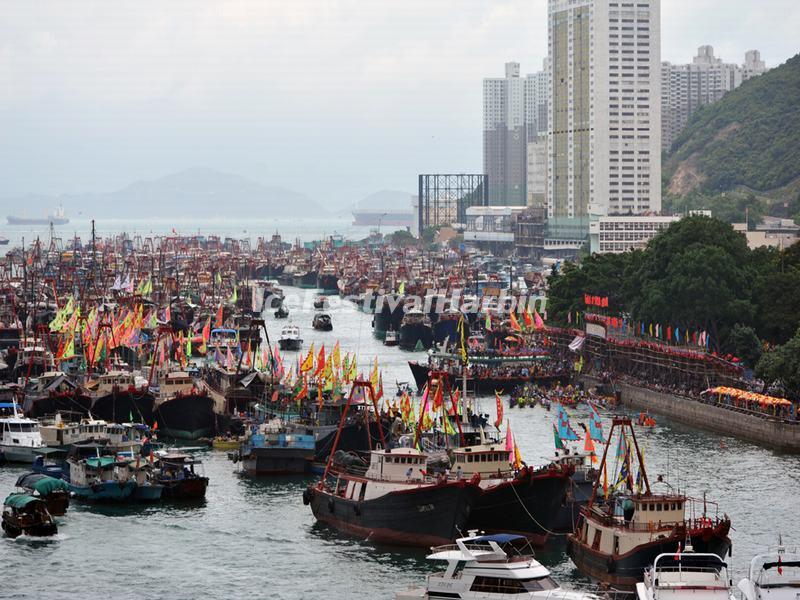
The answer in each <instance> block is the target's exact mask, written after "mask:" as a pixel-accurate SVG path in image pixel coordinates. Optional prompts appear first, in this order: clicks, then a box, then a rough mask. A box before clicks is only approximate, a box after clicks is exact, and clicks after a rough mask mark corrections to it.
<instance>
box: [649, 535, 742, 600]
mask: <svg viewBox="0 0 800 600" xmlns="http://www.w3.org/2000/svg"><path fill="white" fill-rule="evenodd" d="M732 587H733V582H732V581H731V579H730V576H729V574H728V565H727V563H725V562H724V561H723V560H722V559H721V558H720V557H719V556H717V555H716V554H709V553H699V552H698V553H696V552H692V550H691V547H687V548H686V549H685V550H684V551H683V552H680V551H679V552H677V553H675V554H659V555H658V556H657V557H656V559H655V560H654V561H653V564H652V566H650V567H649V568H647V569H646V570H645V572H644V581H642V582H640V583H637V584H636V600H734V596H733V590H732Z"/></svg>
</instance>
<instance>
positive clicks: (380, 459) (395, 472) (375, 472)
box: [365, 448, 428, 482]
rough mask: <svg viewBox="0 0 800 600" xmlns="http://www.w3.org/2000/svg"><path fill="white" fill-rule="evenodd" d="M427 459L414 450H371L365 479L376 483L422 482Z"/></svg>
mask: <svg viewBox="0 0 800 600" xmlns="http://www.w3.org/2000/svg"><path fill="white" fill-rule="evenodd" d="M427 459H428V457H427V455H425V454H423V453H422V452H420V451H419V450H417V449H416V448H394V449H391V448H387V449H386V450H373V451H372V452H371V454H370V461H369V467H368V468H367V472H366V474H365V477H366V478H367V479H374V480H376V481H417V482H419V481H422V480H423V478H424V476H425V474H426V472H427V471H426V469H425V464H426V461H427Z"/></svg>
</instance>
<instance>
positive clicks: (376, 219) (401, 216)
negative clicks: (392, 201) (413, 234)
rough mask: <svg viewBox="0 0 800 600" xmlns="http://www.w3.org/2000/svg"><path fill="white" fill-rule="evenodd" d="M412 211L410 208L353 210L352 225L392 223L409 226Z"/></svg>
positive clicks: (396, 225)
mask: <svg viewBox="0 0 800 600" xmlns="http://www.w3.org/2000/svg"><path fill="white" fill-rule="evenodd" d="M413 222H414V213H412V212H411V211H410V210H354V211H353V225H367V226H377V225H393V226H395V227H411V225H412V224H413Z"/></svg>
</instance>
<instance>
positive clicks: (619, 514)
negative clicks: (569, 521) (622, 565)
mask: <svg viewBox="0 0 800 600" xmlns="http://www.w3.org/2000/svg"><path fill="white" fill-rule="evenodd" d="M686 502H687V498H686V496H683V495H677V494H676V495H667V494H664V495H660V494H659V495H655V494H653V495H639V496H637V495H630V496H618V497H616V498H613V500H612V501H611V503H610V504H609V505H602V506H598V505H596V504H595V505H594V506H592V507H591V508H589V509H588V511H587V512H586V516H585V517H584V518H583V519H582V520H581V521H580V523H579V527H580V533H579V535H580V537H581V538H582V539H583V541H584V543H586V544H588V545H590V546H591V548H592V549H593V550H595V551H599V552H601V553H603V554H612V555H619V554H625V553H626V552H629V551H630V550H633V549H634V548H636V547H637V546H639V545H641V544H642V543H646V542H649V541H652V539H653V538H656V539H658V538H660V537H669V535H670V534H671V532H672V531H673V530H674V528H675V526H676V525H677V524H680V523H683V522H684V521H685V515H686V511H685V508H686Z"/></svg>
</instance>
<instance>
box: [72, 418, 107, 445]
mask: <svg viewBox="0 0 800 600" xmlns="http://www.w3.org/2000/svg"><path fill="white" fill-rule="evenodd" d="M78 427H79V433H80V436H81V439H80V441H82V442H85V441H88V440H95V441H97V440H106V439H108V433H107V432H106V429H107V427H108V423H106V422H105V421H99V420H96V419H84V420H83V421H81V423H80V425H79V426H78Z"/></svg>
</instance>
